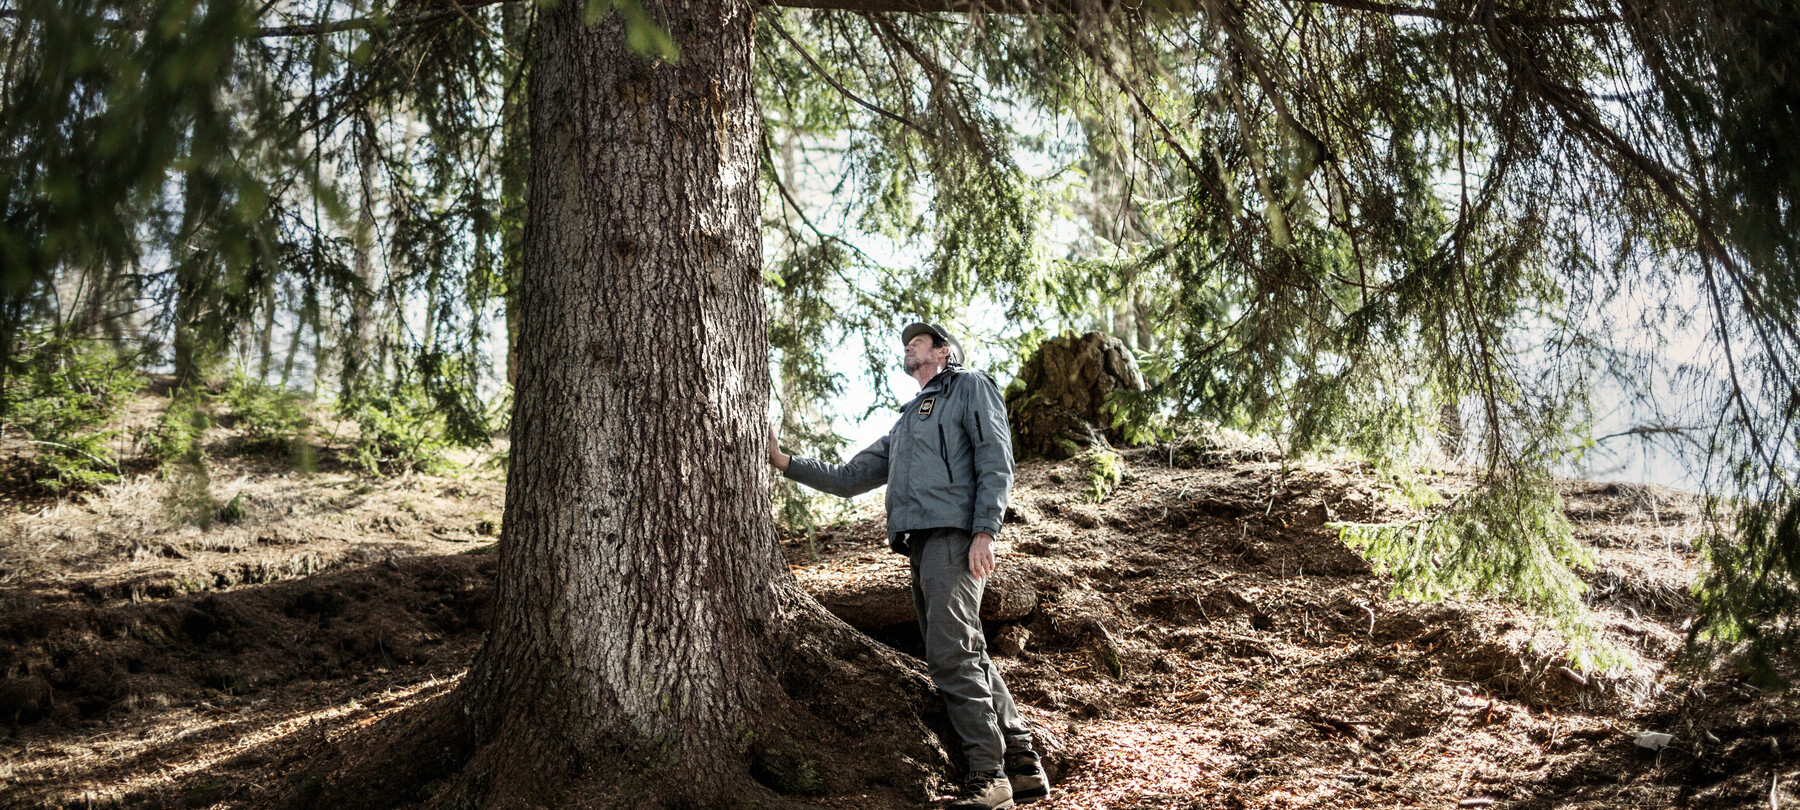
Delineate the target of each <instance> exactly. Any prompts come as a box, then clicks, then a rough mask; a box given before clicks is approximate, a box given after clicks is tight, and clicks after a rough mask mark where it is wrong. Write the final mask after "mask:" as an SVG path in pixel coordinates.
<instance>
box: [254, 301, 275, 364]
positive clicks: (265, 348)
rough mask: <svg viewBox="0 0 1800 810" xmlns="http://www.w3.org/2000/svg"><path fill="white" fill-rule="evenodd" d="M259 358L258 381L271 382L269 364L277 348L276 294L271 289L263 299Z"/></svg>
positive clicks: (258, 338) (258, 337)
mask: <svg viewBox="0 0 1800 810" xmlns="http://www.w3.org/2000/svg"><path fill="white" fill-rule="evenodd" d="M257 342H258V350H259V353H258V357H257V361H256V381H257V382H260V383H265V384H266V383H268V382H269V363H270V362H271V361H272V360H273V359H274V354H275V352H274V348H275V293H274V290H273V289H271V290H270V291H269V294H268V295H266V296H264V297H263V322H262V331H261V334H259V335H258V336H257Z"/></svg>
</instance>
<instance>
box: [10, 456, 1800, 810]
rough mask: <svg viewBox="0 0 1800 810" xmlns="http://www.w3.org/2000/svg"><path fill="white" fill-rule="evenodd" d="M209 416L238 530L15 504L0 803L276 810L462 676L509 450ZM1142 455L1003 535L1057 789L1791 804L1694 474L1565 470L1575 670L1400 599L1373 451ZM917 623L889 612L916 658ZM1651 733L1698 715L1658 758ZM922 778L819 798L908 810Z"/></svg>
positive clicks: (884, 575) (866, 564)
mask: <svg viewBox="0 0 1800 810" xmlns="http://www.w3.org/2000/svg"><path fill="white" fill-rule="evenodd" d="M209 441H212V442H213V443H214V447H215V449H216V450H218V451H219V454H218V455H216V456H215V457H214V458H213V459H212V461H211V464H210V492H211V495H212V497H213V498H214V499H215V500H216V501H218V502H221V503H222V502H225V501H228V500H229V499H230V498H232V497H233V496H235V495H237V494H238V493H243V499H242V501H241V502H240V503H242V504H244V505H246V509H245V515H244V516H243V518H242V519H240V520H238V521H237V522H235V523H229V524H227V523H221V522H214V523H212V525H210V526H209V527H208V528H204V529H202V528H200V527H199V526H198V525H195V524H194V522H193V521H192V520H191V519H183V518H181V517H178V516H177V515H180V514H188V515H190V516H191V514H192V512H191V510H183V509H181V508H179V499H176V498H173V497H172V493H173V489H174V485H173V484H171V483H170V482H168V481H167V480H165V479H164V478H163V477H161V476H160V475H159V474H158V473H157V472H156V471H155V470H153V469H146V470H140V471H138V472H136V473H133V474H131V475H128V476H127V477H126V478H125V479H124V480H123V481H122V482H120V483H118V484H115V485H112V486H109V487H107V488H105V489H103V490H101V491H98V492H95V493H90V494H87V495H85V496H79V497H75V498H71V499H65V500H50V499H47V498H44V497H42V496H41V495H32V494H30V493H23V494H21V493H17V492H15V493H11V494H8V495H7V496H6V499H5V501H4V502H3V503H4V506H5V507H6V509H7V512H6V514H5V520H4V524H3V525H0V807H21V808H25V807H30V808H39V807H89V806H93V807H115V806H127V807H192V808H200V807H221V808H223V807H245V808H249V807H278V806H281V805H282V804H283V801H284V799H291V798H295V797H305V796H307V795H308V794H309V793H313V792H316V791H317V790H318V789H319V788H318V784H317V782H316V781H309V780H310V779H311V778H312V774H313V772H314V770H315V769H316V765H317V763H320V762H325V761H331V760H332V759H333V758H334V754H335V753H336V752H337V750H338V748H339V746H340V744H342V743H343V742H344V741H345V740H346V739H348V738H349V737H350V736H351V735H356V734H367V733H370V732H378V731H379V730H381V729H384V728H390V724H391V722H392V721H394V720H395V719H396V713H397V712H400V711H402V710H404V709H406V708H407V707H410V706H415V705H419V704H421V703H423V702H426V701H429V700H430V699H432V698H434V697H437V696H439V695H442V694H445V693H446V692H447V691H448V690H450V689H451V688H452V687H453V686H454V685H455V683H456V682H457V680H458V679H459V678H460V677H461V673H462V669H463V667H464V665H465V664H466V662H467V661H468V660H469V658H470V656H471V655H472V654H473V652H474V649H475V647H476V646H477V645H478V644H479V641H480V637H481V633H482V628H483V623H484V621H485V615H486V606H487V603H488V598H489V593H490V590H491V584H490V581H491V576H492V572H493V555H492V553H491V551H492V548H493V537H492V535H493V533H494V532H495V531H496V530H497V527H498V525H499V515H500V510H501V506H502V499H503V491H504V481H503V478H504V475H503V473H502V472H501V471H500V470H499V468H498V466H497V465H494V464H492V463H491V462H488V463H477V464H472V465H471V466H468V467H466V468H464V469H463V471H462V472H459V473H457V474H455V475H446V476H429V475H420V474H409V475H402V476H396V477H389V478H380V479H377V478H367V477H362V476H358V475H356V474H354V473H352V472H350V471H348V470H345V469H342V468H335V469H334V468H332V467H331V466H330V465H329V463H327V464H325V465H324V466H322V468H321V469H320V471H317V472H313V473H309V474H302V473H299V472H296V471H293V470H292V469H289V468H288V467H287V466H286V465H285V463H282V462H280V461H278V460H271V459H268V458H263V457H257V456H232V455H229V454H226V453H225V452H224V449H225V448H227V447H229V437H228V436H223V435H221V436H210V437H209ZM327 444H328V443H327ZM5 449H8V448H3V447H0V450H5ZM324 449H325V450H326V451H329V450H330V447H329V446H327V447H325V448H324ZM1127 456H1128V458H1127V467H1126V472H1125V476H1124V479H1123V481H1122V483H1121V484H1120V485H1119V486H1118V487H1117V488H1116V489H1115V490H1114V491H1113V492H1111V493H1110V494H1109V495H1108V496H1107V497H1106V498H1105V499H1104V500H1103V501H1101V502H1099V503H1095V502H1094V501H1093V500H1092V498H1091V497H1090V495H1089V484H1088V482H1087V478H1086V472H1085V469H1084V468H1083V467H1082V466H1081V463H1080V462H1079V461H1066V462H1037V463H1029V464H1025V465H1022V466H1021V468H1020V471H1019V481H1018V485H1017V487H1016V488H1015V490H1014V495H1013V501H1014V507H1013V512H1012V517H1011V520H1010V521H1009V526H1008V529H1007V531H1006V533H1005V536H1004V537H1003V538H1001V543H1000V547H1001V551H1002V563H1001V564H1002V566H1003V568H1004V569H1005V570H1004V571H1003V573H1004V575H1005V576H1006V577H1007V578H1008V581H1009V582H1010V583H1011V584H1010V585H1008V592H1009V593H1013V594H1018V593H1026V594H1029V595H1030V597H1031V601H1029V602H1028V603H1026V604H1023V605H1013V606H1009V607H1007V608H1006V609H1005V611H1004V613H1005V615H1008V616H1009V617H1014V618H1009V619H1008V620H1006V621H1002V622H995V623H992V624H991V625H990V627H989V630H990V638H991V639H993V640H994V649H995V650H996V652H997V653H998V655H997V659H996V660H997V661H998V662H999V664H1000V666H1001V668H1002V670H1003V671H1004V672H1005V674H1006V677H1007V679H1008V682H1009V683H1010V684H1011V685H1012V687H1013V690H1014V693H1015V695H1016V696H1017V697H1018V698H1019V700H1020V703H1021V705H1022V707H1023V711H1024V712H1025V713H1026V715H1027V717H1028V719H1029V720H1030V721H1031V722H1032V723H1033V724H1034V727H1035V728H1036V729H1037V730H1038V732H1039V735H1040V743H1041V747H1042V748H1043V749H1044V750H1045V751H1046V753H1047V757H1046V763H1047V765H1048V766H1049V770H1050V772H1051V774H1052V777H1053V780H1054V783H1055V787H1054V792H1053V794H1052V796H1051V798H1050V799H1049V800H1047V801H1045V802H1041V803H1039V804H1037V805H1035V806H1034V807H1035V808H1044V810H1056V809H1057V808H1115V809H1117V808H1188V807H1192V808H1200V807H1207V808H1212V807H1221V808H1259V809H1260V808H1289V807H1352V808H1365V807H1366V808H1376V807H1380V808H1393V807H1403V808H1411V807H1421V808H1423V807H1431V808H1441V807H1519V808H1550V807H1559V808H1560V807H1577V808H1625V807H1634V808H1635V807H1695V808H1725V807H1752V806H1754V807H1766V806H1772V805H1777V804H1780V805H1791V804H1792V803H1793V802H1794V801H1796V800H1800V795H1796V794H1797V793H1800V791H1796V789H1795V787H1794V785H1795V777H1796V776H1800V766H1796V764H1795V757H1794V753H1793V752H1795V751H1796V750H1797V749H1800V724H1796V722H1795V718H1796V717H1800V713H1797V712H1796V709H1795V706H1794V705H1793V703H1794V701H1793V698H1792V697H1791V696H1790V694H1788V693H1783V692H1765V691H1759V690H1758V689H1756V688H1755V687H1753V686H1751V685H1750V684H1749V682H1748V681H1747V680H1746V679H1745V678H1744V677H1742V676H1741V675H1739V674H1737V673H1736V672H1735V671H1732V670H1729V669H1728V668H1720V669H1715V670H1713V671H1710V672H1706V673H1700V674H1695V673H1685V674H1684V673H1681V672H1678V671H1676V669H1675V668H1674V667H1673V666H1671V664H1672V663H1673V661H1674V660H1675V657H1676V656H1677V655H1678V653H1679V652H1680V650H1681V646H1682V643H1683V640H1684V630H1683V627H1684V624H1685V623H1686V622H1688V621H1689V619H1690V617H1691V615H1692V611H1693V604H1692V601H1691V599H1690V597H1689V591H1688V587H1689V584H1690V583H1691V581H1692V578H1693V575H1694V572H1695V566H1696V562H1695V559H1696V557H1695V552H1694V547H1693V541H1694V538H1695V536H1696V534H1697V533H1698V530H1699V527H1700V504H1699V502H1698V500H1697V499H1696V498H1695V497H1693V496H1691V495H1686V494H1683V493H1678V492H1673V491H1670V490H1666V489H1661V488H1656V487H1638V486H1628V485H1619V484H1595V483H1590V482H1579V481H1570V482H1565V483H1563V484H1562V485H1561V486H1562V491H1563V496H1564V499H1565V503H1566V506H1567V511H1568V514H1569V517H1570V518H1571V519H1572V520H1573V521H1574V522H1575V524H1576V526H1577V530H1578V534H1579V536H1580V538H1581V539H1582V540H1583V541H1584V542H1585V543H1587V544H1589V545H1590V546H1592V547H1593V548H1594V550H1595V553H1596V557H1597V564H1596V566H1595V568H1594V569H1593V570H1592V571H1589V572H1587V573H1586V574H1585V575H1584V577H1585V579H1586V581H1587V582H1588V584H1589V585H1590V586H1591V590H1590V594H1589V596H1590V604H1591V607H1592V608H1593V610H1594V613H1595V617H1596V624H1597V626H1598V627H1599V629H1600V632H1601V633H1602V634H1603V636H1604V637H1605V639H1606V640H1607V641H1608V642H1609V643H1610V644H1612V645H1613V646H1614V647H1615V648H1616V649H1617V650H1618V651H1619V652H1620V654H1621V660H1622V663H1621V664H1620V665H1619V666H1618V667H1617V668H1615V669H1614V670H1612V671H1608V672H1590V673H1586V674H1579V673H1575V672H1573V671H1572V670H1570V671H1565V668H1566V667H1567V666H1568V665H1569V663H1570V660H1569V659H1570V656H1569V654H1568V650H1567V647H1566V645H1565V643H1564V642H1563V641H1562V639H1561V638H1560V637H1559V636H1558V635H1557V634H1556V633H1555V632H1554V631H1552V630H1549V629H1546V628H1545V626H1544V625H1543V623H1542V622H1541V621H1540V620H1538V619H1536V618H1535V617H1533V616H1531V615H1529V614H1527V613H1524V612H1523V611H1521V610H1519V609H1516V608H1514V607H1511V606H1509V605H1506V604H1500V603H1495V602H1489V601H1445V602H1438V603H1414V602H1405V601H1396V600H1393V599H1390V598H1388V596H1387V591H1388V587H1389V583H1388V582H1387V580H1385V579H1384V578H1383V577H1380V576H1377V575H1375V574H1373V573H1371V572H1370V569H1369V566H1368V565H1367V564H1366V563H1365V562H1364V561H1363V560H1362V559H1361V558H1359V557H1358V556H1357V555H1356V554H1355V553H1353V552H1352V551H1350V550H1349V549H1347V548H1345V546H1344V545H1343V544H1342V543H1341V542H1340V541H1339V540H1338V536H1337V532H1336V531H1335V530H1333V529H1332V528H1330V527H1329V526H1327V525H1326V524H1327V523H1329V522H1332V521H1340V520H1352V521H1381V520H1392V519H1397V518H1402V517H1406V516H1409V515H1411V514H1412V513H1411V512H1410V510H1408V509H1407V508H1406V507H1403V506H1400V505H1398V503H1399V499H1398V498H1397V497H1396V496H1395V495H1394V493H1393V492H1392V491H1391V487H1388V486H1387V485H1384V484H1382V483H1380V482H1379V481H1377V480H1376V479H1375V478H1374V477H1372V476H1370V475H1367V474H1366V473H1365V472H1364V471H1363V470H1361V469H1359V468H1358V466H1357V465H1355V464H1354V463H1350V462H1339V461H1317V462H1307V463H1292V462H1290V463H1287V464H1285V465H1284V464H1283V462H1282V461H1281V460H1280V459H1279V458H1278V457H1276V456H1275V454H1274V453H1272V452H1270V450H1269V449H1268V448H1265V447H1258V446H1257V445H1255V444H1254V443H1247V442H1228V443H1223V444H1220V443H1194V442H1188V443H1183V444H1181V445H1179V446H1174V447H1171V446H1163V447H1157V448H1149V449H1145V450H1142V451H1135V452H1132V453H1128V454H1127ZM323 457H325V458H329V452H327V453H326V454H324V456H323ZM1428 483H1429V484H1430V485H1431V486H1433V487H1434V488H1435V489H1437V490H1439V491H1440V492H1442V493H1445V494H1449V493H1453V492H1455V491H1457V490H1459V489H1461V488H1463V487H1467V486H1469V485H1470V481H1469V480H1468V479H1467V478H1465V477H1460V476H1443V477H1438V478H1434V479H1430V480H1429V481H1428ZM878 508H879V507H878V506H874V505H872V506H868V507H864V508H863V509H862V510H861V512H859V513H858V514H859V516H858V517H857V518H856V519H853V520H851V521H848V522H846V523H843V524H840V525H837V526H833V527H829V528H827V529H825V530H823V531H821V532H820V533H818V534H816V535H813V536H810V537H806V536H794V537H791V538H788V541H787V542H786V545H785V547H786V549H787V551H788V554H789V559H790V563H791V564H792V565H793V567H794V570H795V572H796V575H797V576H798V577H799V579H800V581H801V582H802V584H803V585H805V586H806V587H807V588H808V589H810V590H813V591H814V592H815V593H821V594H823V593H828V592H831V593H837V592H843V591H846V590H854V589H855V588H856V587H857V586H858V583H859V582H861V581H864V580H880V581H888V580H895V579H898V580H901V581H903V579H904V576H905V562H904V560H903V559H902V558H901V557H899V556H897V555H893V554H890V553H888V552H887V551H886V550H885V547H884V546H883V544H882V529H881V523H880V520H879V514H878V512H877V510H878ZM899 619H900V620H899V621H897V622H896V623H894V624H892V625H889V626H886V627H880V628H874V629H872V630H871V635H872V636H874V637H875V638H876V639H878V640H880V641H882V642H884V643H886V644H888V645H891V646H893V647H894V648H896V649H898V650H900V651H902V652H912V653H916V652H917V651H918V644H919V642H918V636H917V632H916V630H913V629H912V628H911V627H910V626H909V625H908V624H907V623H906V622H905V621H904V616H901V617H899ZM927 713H929V712H927ZM927 720H928V722H932V723H933V724H934V725H941V722H938V721H941V718H929V717H928V718H927ZM1643 732H1666V733H1668V734H1671V735H1673V736H1674V739H1673V741H1672V742H1671V743H1670V745H1669V746H1668V747H1666V748H1664V749H1663V750H1661V751H1660V752H1655V751H1651V750H1649V749H1646V748H1643V747H1640V746H1639V745H1638V744H1637V742H1638V738H1639V734H1640V733H1643ZM948 747H949V748H951V749H952V750H953V749H954V748H955V746H948ZM818 765H819V769H820V770H821V771H824V772H843V771H846V770H854V769H855V768H856V767H857V763H855V762H849V761H845V762H823V763H818ZM943 776H949V775H948V774H944V775H943ZM931 781H932V780H927V787H929V786H930V784H931ZM918 789H919V786H918V785H916V784H915V785H912V786H910V787H909V786H902V785H896V786H894V789H893V790H892V791H889V792H887V793H881V794H877V795H864V796H832V797H826V798H823V799H815V800H810V801H815V802H816V803H817V804H818V805H820V806H843V805H850V804H853V805H855V806H859V807H874V808H885V807H896V808H898V807H917V806H922V805H921V803H920V800H919V799H918V798H916V797H917V793H916V791H917V790H918ZM420 798H424V796H421V797H420Z"/></svg>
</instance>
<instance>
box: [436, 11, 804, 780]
mask: <svg viewBox="0 0 1800 810" xmlns="http://www.w3.org/2000/svg"><path fill="white" fill-rule="evenodd" d="M672 6H674V7H672V8H671V12H672V14H673V18H672V19H670V20H669V21H668V22H669V25H670V29H669V30H670V33H671V34H672V35H674V36H675V37H677V41H678V42H680V43H681V46H682V54H681V61H680V63H678V64H658V63H656V62H654V61H651V60H647V59H645V58H642V57H639V56H637V55H634V54H632V53H631V52H630V51H629V50H627V49H626V48H625V47H624V43H623V37H622V36H621V34H620V33H619V32H618V31H617V30H615V28H614V26H612V25H601V26H596V27H594V28H585V27H583V26H582V25H581V24H580V20H579V16H578V15H579V14H580V12H581V8H580V6H579V4H575V3H564V4H561V5H559V6H557V7H556V8H554V9H545V10H543V11H542V12H541V14H542V15H543V20H544V22H543V24H542V25H540V26H539V28H538V32H537V42H536V50H537V54H538V59H537V64H536V65H535V68H536V70H534V77H535V81H534V82H533V85H532V99H531V109H532V118H531V127H532V133H533V138H534V140H535V141H536V143H535V148H534V149H533V150H532V152H533V154H532V158H533V159H532V174H531V180H530V184H529V186H528V188H529V194H530V195H531V202H530V208H531V210H532V211H533V213H534V216H533V217H532V219H531V220H530V221H529V222H528V223H527V224H526V235H525V250H526V266H527V267H529V268H531V272H529V273H527V274H526V275H525V278H524V279H522V282H523V283H522V285H521V287H520V290H519V302H520V306H521V308H522V309H523V310H524V311H525V312H527V313H530V317H529V318H527V319H524V320H523V322H522V323H521V324H520V327H519V331H520V341H519V372H518V387H517V389H516V394H515V396H516V398H517V403H518V404H517V408H516V410H515V411H514V417H513V444H512V453H513V457H514V458H515V459H518V460H519V461H520V462H521V463H518V464H516V465H514V466H513V467H512V468H511V475H510V476H509V477H508V481H507V497H506V503H507V510H506V517H505V530H504V533H503V536H504V537H505V539H504V540H503V541H502V542H503V544H504V548H503V549H502V552H501V561H500V571H499V575H498V578H497V581H496V593H495V597H496V598H495V602H496V614H495V616H494V624H493V628H492V630H491V631H490V633H489V637H488V642H487V645H486V647H485V648H484V649H483V650H482V652H481V653H480V655H479V656H477V658H476V661H475V663H474V665H473V666H472V667H471V668H470V671H469V675H468V680H469V684H468V688H467V693H466V696H465V701H466V703H465V706H466V708H467V709H468V710H469V712H470V715H471V716H472V717H473V718H474V722H475V733H476V735H477V736H478V737H479V738H483V739H487V738H493V739H504V740H508V741H509V742H508V744H507V746H506V751H505V754H504V755H505V756H519V755H521V754H523V755H524V756H525V757H526V758H527V759H529V760H531V761H532V762H554V761H556V760H557V759H559V758H562V757H566V756H568V755H571V754H572V755H574V756H576V757H578V758H588V757H592V756H595V755H597V754H601V753H608V754H611V753H622V754H624V755H625V756H626V757H627V758H628V759H634V760H637V759H641V760H643V761H644V764H645V765H647V766H649V767H652V768H654V769H656V770H664V771H668V772H670V773H678V774H683V775H684V779H685V780H687V781H689V782H691V783H692V784H691V785H689V786H688V787H689V788H691V789H692V790H693V791H695V792H696V793H698V794H699V796H696V797H695V798H699V797H700V796H706V795H716V792H717V791H718V790H719V789H721V788H724V787H727V786H728V785H729V784H730V782H731V780H732V779H733V778H734V777H740V778H741V776H742V775H743V774H744V773H745V772H746V768H745V766H744V764H743V763H741V762H732V761H731V760H732V757H730V756H721V753H722V752H725V751H729V750H731V749H732V748H735V747H736V745H735V744H734V743H733V742H732V741H733V740H734V739H735V737H736V736H738V735H740V734H744V733H746V732H749V731H751V730H753V723H754V720H753V717H754V714H753V710H756V709H760V708H761V706H760V704H759V701H761V700H762V698H763V697H764V696H765V695H767V694H769V693H770V692H773V691H778V685H777V683H776V681H775V678H774V676H773V672H772V671H771V669H770V668H769V667H767V666H766V665H765V664H764V661H763V659H764V658H765V655H764V651H763V650H762V649H761V645H762V641H763V639H764V636H765V628H764V627H763V626H762V624H763V622H764V620H765V617H768V616H770V615H772V614H773V612H774V602H773V591H772V588H771V585H772V583H773V582H774V581H775V580H776V577H777V575H778V574H780V573H781V572H782V568H783V566H781V565H780V557H779V554H778V552H777V549H776V548H775V531H774V525H773V523H772V522H771V517H770V513H769V505H768V503H769V502H768V495H767V491H768V490H767V487H768V480H767V476H766V474H765V473H763V469H764V467H765V466H766V463H765V461H764V460H763V452H762V451H761V449H760V446H759V444H758V443H757V441H756V438H757V437H758V436H759V435H761V429H762V424H763V414H764V412H765V410H766V407H767V396H768V387H769V377H768V370H767V368H768V360H767V352H766V349H765V346H766V339H765V337H764V333H765V325H764V322H763V303H762V273H761V248H760V243H759V237H758V230H757V228H758V221H757V215H758V195H757V187H756V177H757V175H756V162H755V153H754V151H753V147H754V146H755V144H756V143H757V138H758V136H759V130H760V124H761V121H760V118H759V117H758V114H757V111H756V107H755V105H754V104H753V103H752V102H751V95H750V76H751V74H750V70H749V67H750V26H751V21H752V11H753V8H752V7H751V6H749V5H748V4H742V3H736V2H729V1H728V0H693V1H692V2H687V3H676V4H672ZM684 12H685V13H684ZM597 745H606V746H611V747H615V748H616V749H617V750H616V751H610V752H601V751H597V750H595V747H596V746H597Z"/></svg>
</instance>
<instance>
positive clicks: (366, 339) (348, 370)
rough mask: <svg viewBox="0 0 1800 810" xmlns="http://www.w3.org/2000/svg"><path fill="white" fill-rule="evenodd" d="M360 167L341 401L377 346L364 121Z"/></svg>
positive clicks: (368, 125)
mask: <svg viewBox="0 0 1800 810" xmlns="http://www.w3.org/2000/svg"><path fill="white" fill-rule="evenodd" d="M359 126H360V128H361V130H362V132H361V137H360V138H358V139H357V144H356V166H357V172H358V179H359V180H360V184H359V185H360V187H361V192H362V193H361V195H360V196H359V199H358V203H359V204H358V209H359V210H358V216H357V222H356V267H355V272H356V284H355V286H353V287H351V288H350V317H349V319H348V323H346V324H344V338H345V340H344V341H343V364H342V366H341V367H340V368H341V374H342V379H340V380H339V381H338V386H339V397H340V399H346V400H347V399H351V398H354V397H355V396H356V394H357V393H358V392H360V391H361V390H362V388H363V385H364V382H365V378H366V376H367V375H368V373H369V365H368V358H369V349H370V347H372V346H374V345H375V289H376V281H377V280H376V278H375V125H374V123H373V122H372V121H370V120H368V118H367V117H360V120H359Z"/></svg>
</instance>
